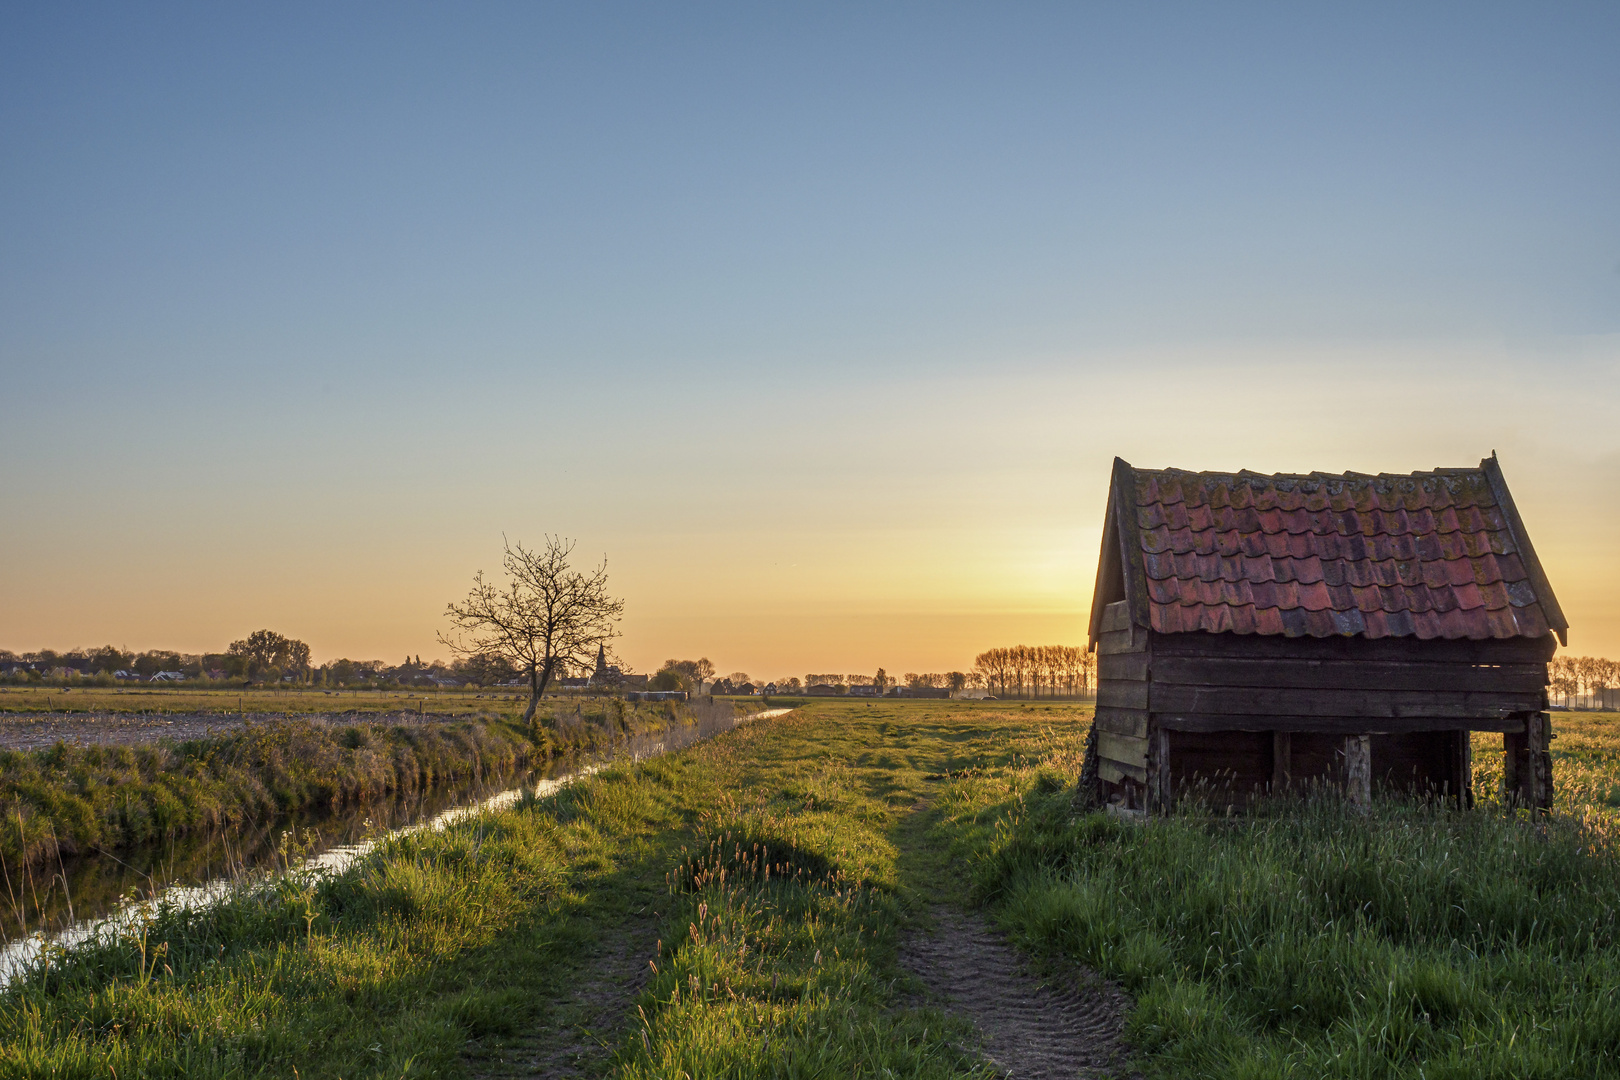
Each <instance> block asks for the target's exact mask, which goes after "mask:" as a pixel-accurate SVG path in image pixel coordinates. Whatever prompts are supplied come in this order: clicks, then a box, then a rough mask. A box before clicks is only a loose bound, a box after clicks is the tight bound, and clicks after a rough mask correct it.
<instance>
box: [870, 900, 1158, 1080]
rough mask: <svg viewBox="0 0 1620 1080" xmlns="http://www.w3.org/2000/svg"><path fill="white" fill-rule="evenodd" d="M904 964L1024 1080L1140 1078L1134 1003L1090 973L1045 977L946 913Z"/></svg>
mask: <svg viewBox="0 0 1620 1080" xmlns="http://www.w3.org/2000/svg"><path fill="white" fill-rule="evenodd" d="M934 916H935V922H936V924H937V929H936V931H935V932H934V933H933V934H931V935H926V936H925V935H920V934H919V935H916V936H914V937H913V938H912V939H911V940H910V941H908V942H907V943H906V946H905V947H904V948H903V949H902V950H901V962H902V963H903V964H904V965H905V966H906V967H907V968H908V969H909V970H911V971H912V972H913V973H914V974H916V975H917V976H918V978H920V979H921V980H922V981H923V983H924V984H925V985H926V986H927V987H928V989H929V991H930V993H931V994H932V995H933V996H934V997H936V998H938V999H940V1003H941V1004H942V1005H943V1007H944V1008H945V1009H946V1010H947V1011H949V1012H954V1013H957V1014H959V1015H962V1016H965V1017H967V1018H968V1019H969V1020H971V1021H973V1024H974V1026H975V1027H977V1028H978V1030H979V1033H980V1035H981V1037H982V1038H983V1040H984V1045H983V1052H984V1055H985V1057H986V1058H988V1059H989V1060H990V1061H991V1062H992V1063H993V1064H995V1065H996V1066H997V1067H998V1068H1000V1069H1001V1070H1002V1071H1003V1072H1004V1073H1005V1074H1006V1075H1007V1076H1009V1077H1015V1078H1017V1080H1026V1078H1027V1080H1043V1078H1048V1077H1050V1078H1054V1080H1055V1078H1057V1077H1062V1078H1064V1080H1072V1078H1074V1077H1077V1076H1084V1077H1134V1076H1136V1073H1135V1071H1134V1070H1133V1069H1132V1068H1131V1066H1130V1062H1129V1058H1128V1051H1127V1049H1126V1047H1125V1044H1124V1043H1123V1042H1122V1041H1121V1032H1122V1031H1123V1029H1124V1025H1125V1017H1126V1015H1127V1014H1128V1013H1129V1011H1130V1007H1131V1002H1130V999H1129V998H1128V997H1126V995H1125V993H1124V991H1122V990H1120V988H1119V987H1117V986H1115V985H1113V984H1112V983H1110V982H1108V981H1106V980H1105V979H1103V978H1102V977H1101V976H1099V975H1097V974H1096V973H1095V972H1092V971H1089V970H1087V969H1085V968H1079V967H1069V968H1067V969H1066V970H1064V971H1062V972H1061V973H1060V974H1058V975H1048V976H1047V977H1046V978H1045V979H1042V978H1040V977H1037V975H1036V974H1034V973H1033V972H1032V971H1031V970H1030V969H1029V967H1028V966H1027V964H1026V963H1025V961H1024V959H1023V958H1022V957H1021V956H1020V955H1019V954H1018V953H1017V952H1016V951H1015V950H1014V949H1013V948H1012V947H1011V946H1009V945H1008V944H1007V943H1006V941H1004V940H1003V939H1002V938H1001V937H1000V936H999V935H997V934H996V933H994V932H993V931H992V930H991V929H990V928H989V927H988V926H987V925H986V924H985V923H984V922H983V921H982V920H980V919H978V918H976V917H973V916H967V915H962V914H960V913H958V912H954V911H947V910H943V909H939V910H936V911H935V912H934Z"/></svg>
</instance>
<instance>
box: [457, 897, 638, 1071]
mask: <svg viewBox="0 0 1620 1080" xmlns="http://www.w3.org/2000/svg"><path fill="white" fill-rule="evenodd" d="M655 932H656V926H655V925H654V923H653V922H651V921H645V922H642V923H640V924H636V925H633V926H632V927H630V928H629V929H626V930H624V931H621V932H620V933H619V934H618V935H617V936H616V937H615V939H614V940H613V941H612V942H610V943H609V944H608V945H607V946H606V947H605V948H604V949H603V950H602V952H601V953H600V955H598V956H597V957H596V958H595V960H594V961H593V962H592V963H591V965H590V967H589V969H588V970H587V971H586V972H585V973H583V974H582V976H581V978H580V980H579V982H578V983H577V984H576V986H575V988H574V990H573V991H572V992H571V993H570V994H569V995H568V996H567V997H565V998H564V999H563V1000H562V1001H560V1002H559V1003H558V1004H557V1005H556V1006H555V1007H554V1009H553V1010H552V1011H551V1013H550V1015H549V1016H548V1017H547V1022H546V1024H545V1025H544V1026H542V1027H539V1028H537V1029H536V1030H534V1031H533V1032H530V1033H529V1034H526V1035H519V1036H516V1037H514V1038H510V1039H506V1040H503V1041H502V1042H501V1043H500V1044H498V1045H494V1046H489V1047H484V1048H480V1050H479V1051H477V1052H476V1054H475V1055H470V1056H469V1057H468V1059H467V1061H466V1064H467V1069H468V1072H469V1073H471V1074H472V1075H473V1076H474V1077H477V1078H478V1080H506V1078H509V1077H520V1076H521V1077H542V1076H543V1077H547V1078H550V1077H585V1076H600V1075H602V1073H603V1071H604V1070H605V1069H606V1068H607V1066H608V1065H609V1063H610V1062H611V1060H612V1058H613V1053H614V1051H615V1050H616V1049H617V1047H618V1045H619V1041H620V1040H621V1039H622V1038H623V1036H624V1032H625V1030H626V1026H627V1025H628V1024H629V1023H630V1017H631V1016H633V1015H634V1013H633V1012H631V1013H629V1014H628V1015H627V1012H626V1010H628V1009H629V1008H630V1004H631V1003H632V1002H634V1001H635V999H636V995H637V994H640V993H641V990H642V988H643V987H645V986H646V985H647V979H648V978H649V976H650V975H651V969H649V968H648V966H647V961H648V959H649V958H650V957H651V956H652V955H653V948H654V940H653V937H654V934H655Z"/></svg>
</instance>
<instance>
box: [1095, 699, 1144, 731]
mask: <svg viewBox="0 0 1620 1080" xmlns="http://www.w3.org/2000/svg"><path fill="white" fill-rule="evenodd" d="M1096 721H1097V730H1098V731H1111V732H1113V733H1115V734H1116V735H1130V736H1132V737H1134V738H1138V739H1145V738H1147V733H1148V714H1147V710H1146V709H1116V708H1112V707H1110V706H1106V705H1100V706H1098V707H1097V715H1096Z"/></svg>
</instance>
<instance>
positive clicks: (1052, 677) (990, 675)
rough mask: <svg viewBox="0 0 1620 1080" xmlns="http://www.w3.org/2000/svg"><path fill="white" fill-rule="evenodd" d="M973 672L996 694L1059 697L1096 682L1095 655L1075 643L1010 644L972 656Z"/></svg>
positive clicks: (1094, 684)
mask: <svg viewBox="0 0 1620 1080" xmlns="http://www.w3.org/2000/svg"><path fill="white" fill-rule="evenodd" d="M973 675H975V676H977V678H978V679H979V680H980V681H981V685H983V686H984V687H985V688H986V689H988V690H989V691H990V692H991V693H993V694H995V695H996V696H997V697H1043V696H1044V697H1058V696H1070V697H1072V696H1074V695H1077V694H1083V693H1087V692H1089V691H1090V690H1091V689H1092V688H1093V687H1095V686H1096V684H1097V678H1096V676H1097V658H1096V657H1095V656H1094V655H1092V654H1091V653H1090V652H1087V651H1086V650H1085V649H1082V648H1080V647H1079V646H1076V645H1012V646H1008V647H1004V648H999V649H987V650H985V651H984V652H982V653H980V654H979V655H978V656H976V657H974V659H973Z"/></svg>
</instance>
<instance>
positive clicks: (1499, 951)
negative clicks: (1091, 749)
mask: <svg viewBox="0 0 1620 1080" xmlns="http://www.w3.org/2000/svg"><path fill="white" fill-rule="evenodd" d="M1088 718H1089V710H1088V709H1086V708H1085V707H1082V706H1074V705H1045V706H1027V705H1017V704H1013V703H993V704H981V703H967V702H932V701H929V702H914V703H909V702H878V703H865V702H816V703H815V704H813V705H810V706H807V707H805V708H804V709H803V710H801V711H800V712H799V713H798V714H795V715H793V716H789V717H784V718H781V719H778V720H773V721H760V722H756V723H755V724H752V725H748V726H745V727H743V728H740V729H738V730H737V731H735V732H732V733H730V734H728V735H724V736H721V737H719V738H717V739H715V740H713V741H712V742H710V743H708V744H705V745H703V746H700V747H695V748H693V749H691V750H688V751H684V752H681V753H678V754H674V755H670V756H668V757H665V758H661V759H656V760H651V761H645V762H642V763H639V764H635V765H624V766H619V767H616V768H613V769H611V770H608V771H607V772H605V773H602V774H599V775H597V776H595V777H593V778H591V779H590V780H588V781H585V782H582V783H580V784H579V785H577V786H575V787H572V788H569V789H566V790H565V791H564V793H562V794H561V795H559V796H557V797H555V798H553V799H549V800H543V801H539V802H532V803H530V804H527V805H523V806H520V807H517V808H515V809H513V810H510V811H505V812H501V813H498V814H489V815H484V816H482V817H480V818H478V819H475V820H470V821H467V822H464V823H462V824H459V825H457V826H454V827H452V828H449V829H446V830H444V831H443V832H439V833H430V834H417V835H414V836H411V837H409V838H405V839H401V840H396V841H394V842H391V843H389V844H387V845H385V846H384V848H383V849H382V850H381V851H380V852H379V853H377V854H376V855H375V856H374V857H373V858H371V859H369V860H367V861H366V862H364V863H363V864H362V865H361V866H359V867H357V868H355V869H354V870H352V871H351V872H350V873H348V874H346V875H344V876H343V877H341V878H339V879H337V880H334V881H329V882H324V883H322V882H313V881H300V880H296V879H283V880H281V881H280V882H279V883H278V884H277V885H275V887H273V888H270V889H267V890H261V891H258V892H246V891H245V892H243V893H242V894H240V895H239V896H237V897H236V898H235V899H233V900H232V901H231V902H230V903H228V904H227V905H225V906H224V907H222V908H219V909H216V910H213V911H210V912H206V913H195V914H184V913H177V912H169V913H154V915H153V917H152V919H151V920H150V923H149V924H148V925H146V926H145V928H144V937H142V935H141V933H140V928H139V927H137V928H135V929H133V930H131V932H129V933H126V934H125V935H123V936H122V937H121V938H119V939H117V940H109V941H105V942H103V943H101V944H100V945H99V946H96V947H93V948H89V949H84V950H80V951H77V952H75V953H73V954H72V955H69V956H62V957H58V958H55V959H54V961H53V963H52V964H51V966H50V967H49V969H48V970H43V971H40V972H36V973H35V974H34V975H33V976H31V977H30V978H29V979H27V980H26V981H24V982H23V983H21V984H19V985H17V986H15V987H14V988H13V989H12V990H10V991H8V992H7V993H5V994H3V995H0V1076H5V1075H61V1076H92V1075H93V1076H108V1075H112V1074H113V1073H114V1071H116V1073H117V1075H119V1076H121V1077H129V1076H135V1075H142V1076H181V1075H185V1076H199V1077H212V1076H220V1077H224V1076H261V1075H266V1076H292V1075H294V1072H293V1070H294V1069H295V1068H296V1069H297V1075H299V1076H301V1077H310V1076H345V1077H357V1076H387V1077H400V1076H460V1075H466V1074H467V1073H468V1072H469V1071H476V1070H477V1069H479V1068H482V1067H484V1063H487V1062H489V1061H492V1060H494V1058H495V1057H496V1056H498V1054H499V1053H500V1051H501V1048H502V1046H503V1045H505V1044H506V1042H507V1041H508V1040H510V1039H512V1038H514V1037H516V1036H520V1035H523V1034H525V1033H528V1034H534V1033H542V1038H549V1037H552V1036H550V1035H544V1033H546V1032H551V1033H553V1034H555V1033H556V1030H557V1028H558V1026H559V1025H561V1026H564V1027H566V1026H567V1025H569V1024H570V1023H572V1022H574V1020H575V1019H577V1017H576V1016H575V1014H573V1013H571V1012H570V1011H569V1009H570V1006H569V1004H568V1001H569V996H570V994H571V992H572V991H573V990H574V989H575V988H576V987H578V986H581V985H584V984H586V983H588V982H589V980H590V978H591V972H592V970H593V965H594V963H595V960H594V959H593V958H594V957H595V955H596V954H597V952H598V951H599V950H601V949H603V948H606V947H607V946H609V945H610V944H611V943H614V942H618V941H621V940H629V941H631V942H632V943H638V942H644V945H640V944H638V945H637V946H636V947H637V948H638V949H639V950H640V955H641V956H642V957H643V959H644V960H645V962H647V963H648V964H650V965H654V966H653V967H649V968H648V969H647V970H648V973H649V982H648V984H647V986H646V989H645V990H644V991H643V992H642V993H641V994H640V995H639V996H638V997H636V998H635V999H634V1000H626V1001H624V1002H622V1005H621V1009H620V1012H621V1014H622V1017H623V1020H624V1024H623V1026H622V1027H621V1028H619V1029H617V1030H616V1031H614V1032H607V1033H597V1034H599V1035H601V1036H602V1037H604V1038H606V1039H608V1041H609V1043H610V1045H609V1047H608V1048H607V1050H606V1051H604V1053H603V1055H602V1057H601V1058H600V1060H599V1061H597V1062H596V1063H595V1064H590V1063H587V1064H586V1065H585V1067H586V1068H587V1070H594V1071H595V1072H600V1073H604V1074H612V1075H617V1076H625V1077H637V1078H652V1077H660V1078H671V1080H673V1078H675V1077H680V1076H682V1075H685V1076H687V1077H690V1078H696V1077H756V1076H758V1077H764V1076H772V1077H775V1076H782V1077H797V1076H805V1077H809V1076H818V1075H819V1076H839V1077H843V1076H868V1077H883V1076H908V1077H936V1076H937V1077H948V1076H970V1075H981V1076H988V1075H990V1073H989V1072H988V1071H987V1070H986V1068H985V1067H984V1066H983V1065H982V1064H981V1063H980V1062H978V1061H977V1060H976V1059H975V1058H974V1057H972V1056H971V1054H970V1053H968V1052H966V1051H964V1050H962V1049H960V1047H962V1046H963V1045H965V1044H966V1045H970V1044H971V1038H970V1036H969V1035H968V1033H967V1031H966V1030H965V1028H964V1027H963V1025H962V1024H961V1022H959V1021H954V1020H950V1019H948V1018H947V1017H945V1016H943V1015H941V1014H940V1013H938V1012H937V1011H935V1010H932V1009H927V1008H912V1007H909V1006H908V998H907V996H906V995H907V990H908V986H907V983H906V980H905V977H904V975H903V974H902V972H901V971H900V970H899V968H898V966H897V959H896V949H897V946H898V944H899V942H900V941H901V940H902V939H903V937H904V935H905V934H907V933H908V932H911V931H913V930H914V929H916V928H917V927H919V926H921V925H923V924H924V923H926V921H927V912H928V909H929V906H930V905H931V904H935V903H941V902H945V903H952V902H955V903H977V904H979V905H982V906H983V907H985V908H986V909H987V911H988V912H989V914H990V915H991V916H992V917H993V918H994V919H996V920H999V921H1000V922H1001V923H1002V924H1003V925H1004V926H1006V927H1007V928H1008V929H1009V930H1010V931H1011V932H1012V933H1013V934H1014V936H1015V937H1016V938H1017V939H1018V940H1019V941H1021V942H1022V943H1023V944H1024V945H1025V946H1026V947H1028V948H1029V949H1030V950H1032V951H1033V952H1034V953H1036V954H1037V955H1039V956H1050V957H1053V958H1068V959H1074V960H1080V961H1083V962H1085V963H1087V964H1090V965H1093V966H1095V967H1096V968H1098V969H1100V970H1102V971H1104V972H1105V973H1107V974H1109V975H1111V976H1112V977H1114V978H1116V979H1119V980H1121V981H1122V982H1124V983H1125V984H1126V985H1127V987H1128V988H1129V989H1130V990H1131V991H1132V992H1133V993H1134V994H1135V995H1137V997H1138V1001H1139V1007H1138V1009H1137V1011H1136V1012H1135V1014H1134V1016H1133V1018H1132V1020H1131V1022H1130V1034H1131V1036H1132V1037H1133V1039H1134V1040H1135V1041H1136V1044H1137V1046H1138V1047H1139V1049H1140V1053H1139V1059H1138V1064H1139V1065H1140V1067H1142V1068H1143V1069H1144V1071H1146V1072H1148V1073H1150V1074H1152V1075H1165V1076H1210V1077H1217V1076H1218V1077H1271V1076H1277V1077H1282V1076H1299V1077H1317V1076H1332V1077H1338V1076H1345V1077H1412V1078H1417V1077H1425V1078H1429V1077H1444V1076H1464V1075H1466V1076H1470V1077H1478V1076H1487V1077H1488V1076H1502V1077H1508V1076H1513V1077H1536V1076H1548V1077H1551V1076H1613V1075H1616V1071H1617V1069H1616V1063H1615V1060H1614V1051H1613V1048H1614V1047H1615V1046H1616V1045H1620V1019H1616V1018H1620V999H1617V996H1616V995H1617V989H1620V952H1617V948H1620V946H1617V940H1616V930H1617V928H1620V927H1617V921H1616V920H1617V919H1620V915H1617V914H1616V913H1617V912H1620V871H1617V869H1616V865H1615V862H1614V858H1613V855H1612V854H1611V853H1610V852H1609V850H1608V848H1607V844H1606V841H1605V840H1604V838H1603V836H1602V835H1601V834H1600V833H1598V832H1596V831H1594V830H1593V829H1591V828H1587V827H1584V826H1582V825H1581V824H1580V823H1579V822H1578V821H1576V820H1574V819H1573V817H1572V815H1569V814H1563V815H1561V816H1558V817H1556V818H1555V819H1554V820H1553V821H1551V822H1548V823H1538V822H1535V821H1532V820H1530V819H1529V818H1528V817H1524V816H1513V815H1511V814H1507V813H1503V812H1498V811H1496V810H1494V809H1492V808H1490V807H1486V808H1485V809H1482V810H1480V811H1477V812H1474V813H1471V814H1458V813H1453V812H1450V811H1446V810H1444V809H1436V808H1431V807H1424V806H1418V805H1410V804H1398V803H1385V804H1383V805H1380V806H1378V807H1377V808H1375V810H1374V811H1373V812H1372V813H1371V814H1368V815H1365V816H1363V815H1357V814H1354V813H1349V812H1346V811H1345V810H1344V809H1343V808H1341V807H1339V806H1336V805H1333V804H1331V803H1327V802H1318V803H1314V804H1307V805H1303V806H1300V805H1291V806H1289V807H1286V808H1284V807H1281V806H1274V807H1271V808H1268V809H1267V810H1265V811H1264V812H1262V813H1259V814H1256V815H1254V816H1252V817H1246V818H1233V819H1226V818H1214V817H1210V816H1207V815H1189V816H1185V817H1182V818H1179V819H1172V820H1168V821H1160V822H1155V823H1152V824H1150V825H1148V826H1145V827H1143V826H1135V825H1125V824H1120V823H1117V822H1114V821H1113V820H1111V819H1108V818H1105V817H1103V816H1100V815H1089V816H1081V817H1075V816H1074V815H1073V814H1072V813H1071V812H1070V810H1069V805H1070V792H1069V785H1070V784H1071V783H1072V779H1073V777H1074V776H1075V775H1076V773H1077V772H1078V767H1079V756H1078V753H1079V749H1080V745H1081V738H1082V735H1083V732H1084V725H1085V722H1086V721H1087V719H1088ZM1560 719H1561V720H1562V718H1560ZM1593 722H1594V723H1595V724H1596V723H1599V722H1598V721H1593ZM1607 723H1609V724H1612V721H1608V722H1607ZM1562 730H1565V731H1571V730H1572V725H1569V726H1565V727H1564V728H1563V729H1562ZM1594 731H1595V734H1593V738H1600V737H1608V738H1610V740H1611V744H1612V736H1607V735H1605V732H1604V731H1603V730H1599V729H1594ZM1577 742H1578V740H1576V739H1574V738H1573V737H1570V738H1567V739H1565V740H1561V742H1560V743H1555V746H1558V747H1560V752H1562V748H1563V747H1564V746H1572V745H1575V744H1576V743H1577ZM1589 750H1590V748H1588V750H1583V751H1582V752H1583V753H1584V752H1589ZM1560 767H1562V763H1561V764H1560ZM1481 768H1482V769H1488V768H1489V762H1488V761H1482V762H1481ZM767 868H768V870H769V873H768V874H767ZM143 958H144V959H143ZM1054 970H1060V968H1054Z"/></svg>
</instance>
